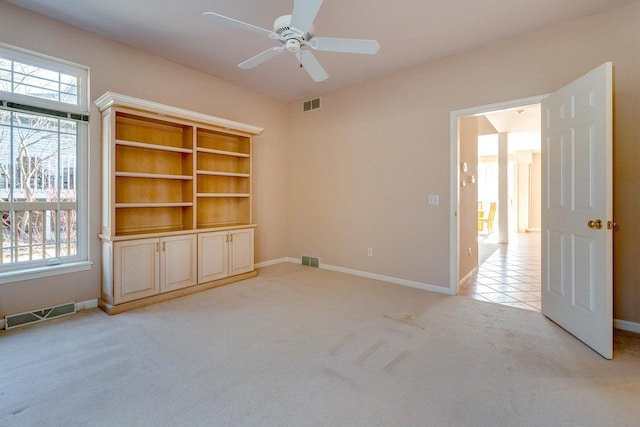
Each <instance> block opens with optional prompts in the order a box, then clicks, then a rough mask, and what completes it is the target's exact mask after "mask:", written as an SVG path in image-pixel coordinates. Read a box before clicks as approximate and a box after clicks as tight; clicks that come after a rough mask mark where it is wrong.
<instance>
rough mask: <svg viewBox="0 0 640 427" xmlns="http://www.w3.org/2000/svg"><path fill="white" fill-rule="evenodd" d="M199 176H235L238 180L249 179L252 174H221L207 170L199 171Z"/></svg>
mask: <svg viewBox="0 0 640 427" xmlns="http://www.w3.org/2000/svg"><path fill="white" fill-rule="evenodd" d="M197 174H198V175H209V176H233V177H238V178H249V177H250V176H251V174H248V173H238V172H220V171H206V170H198V171H197Z"/></svg>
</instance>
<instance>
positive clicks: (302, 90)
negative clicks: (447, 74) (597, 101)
mask: <svg viewBox="0 0 640 427" xmlns="http://www.w3.org/2000/svg"><path fill="white" fill-rule="evenodd" d="M7 1H8V2H9V3H13V4H15V5H18V6H21V7H24V8H27V9H31V10H33V11H36V12H39V13H41V14H44V15H48V16H50V17H53V18H55V19H58V20H60V21H64V22H67V23H69V24H72V25H75V26H77V27H80V28H83V29H86V30H88V31H92V32H94V33H97V34H100V35H102V36H105V37H108V38H110V39H113V40H116V41H119V42H122V43H124V44H127V45H130V46H133V47H136V48H138V49H141V50H143V51H147V52H149V53H153V54H155V55H158V56H161V57H164V58H166V59H169V60H171V61H174V62H177V63H180V64H184V65H186V66H189V67H191V68H195V69H197V70H201V71H203V72H206V73H208V74H212V75H214V76H217V77H219V78H222V79H224V80H226V81H228V82H231V83H234V84H237V85H240V86H243V87H246V88H249V89H251V90H255V91H257V92H260V93H263V94H265V95H268V96H272V97H275V98H277V99H280V100H282V101H292V100H297V99H308V98H311V97H315V96H319V95H321V94H323V93H327V92H330V91H333V90H336V89H339V88H342V87H345V86H349V85H352V84H355V83H358V82H361V81H364V80H367V79H370V78H373V77H377V76H382V75H385V74H389V73H393V72H396V71H399V70H402V69H406V68H409V67H411V66H413V65H417V64H423V63H426V62H430V61H433V60H436V59H439V58H443V57H446V56H450V55H455V54H457V53H461V52H464V51H467V50H470V49H473V48H476V47H479V46H482V45H485V44H488V43H493V42H497V41H500V40H504V39H507V38H510V37H513V36H516V35H519V34H523V33H527V32H530V31H533V30H536V29H539V28H543V27H546V26H550V25H555V24H559V23H562V22H566V21H569V20H573V19H577V18H580V17H584V16H588V15H592V14H596V13H599V12H602V11H604V10H606V9H610V8H613V7H616V6H619V5H622V4H626V3H632V2H633V1H634V0H483V1H478V0H456V1H448V0H394V1H380V2H372V1H370V0H341V1H337V0H333V1H332V0H327V1H325V2H324V4H323V5H322V7H321V8H320V11H319V13H318V15H317V16H316V19H315V24H314V25H315V35H316V36H323V37H346V38H360V39H376V40H378V41H379V42H380V46H381V47H380V51H379V52H378V53H377V54H376V55H355V54H344V53H333V52H314V54H315V56H316V57H317V59H318V60H319V61H320V62H321V63H322V65H323V66H324V68H325V69H326V70H327V72H328V73H329V79H327V80H325V81H323V82H314V81H313V80H312V79H311V78H310V77H309V76H308V75H307V73H306V72H304V70H301V69H300V68H299V67H298V64H297V61H296V59H295V56H294V55H292V54H291V53H289V52H284V53H283V54H282V55H279V56H278V57H276V58H273V59H271V60H270V61H268V62H266V63H264V64H261V65H259V66H258V67H256V68H254V69H251V70H242V69H239V68H237V64H239V63H241V62H243V61H244V60H246V59H248V58H250V57H252V56H254V55H256V54H257V53H259V52H262V51H264V50H266V49H268V48H269V47H272V46H274V45H276V44H278V43H277V42H275V41H273V40H271V39H269V38H268V37H265V36H262V35H259V34H256V33H251V32H246V31H243V30H240V29H237V28H234V27H229V26H225V25H222V24H219V23H217V22H215V21H213V20H211V19H210V18H206V17H203V16H202V13H203V12H205V11H211V12H215V13H219V14H222V15H225V16H229V17H232V18H235V19H237V20H240V21H244V22H247V23H250V24H253V25H256V26H259V27H262V28H266V29H269V30H271V29H272V27H273V21H274V19H275V18H277V17H278V16H280V15H284V14H289V13H291V11H292V9H293V2H294V0H188V1H176V0H135V1H132V0H109V1H102V0H7ZM300 1H304V0H300Z"/></svg>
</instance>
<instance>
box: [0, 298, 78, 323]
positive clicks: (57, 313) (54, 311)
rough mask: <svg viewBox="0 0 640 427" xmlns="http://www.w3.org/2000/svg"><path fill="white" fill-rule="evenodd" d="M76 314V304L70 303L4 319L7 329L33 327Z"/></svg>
mask: <svg viewBox="0 0 640 427" xmlns="http://www.w3.org/2000/svg"><path fill="white" fill-rule="evenodd" d="M75 312H76V303H75V302H68V303H65V304H60V305H56V306H54V307H47V308H41V309H39V310H34V311H29V312H26V313H19V314H12V315H10V316H6V317H5V318H4V319H5V329H11V328H17V327H18V326H26V325H32V324H34V323H38V322H44V321H45V320H50V319H55V318H56V317H62V316H66V315H68V314H74V313H75Z"/></svg>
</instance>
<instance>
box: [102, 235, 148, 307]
mask: <svg viewBox="0 0 640 427" xmlns="http://www.w3.org/2000/svg"><path fill="white" fill-rule="evenodd" d="M159 246H160V244H159V240H158V239H141V240H130V241H126V242H116V243H114V245H113V261H114V262H113V282H114V283H113V285H114V298H113V299H114V301H113V302H114V304H119V303H122V302H127V301H132V300H136V299H139V298H144V297H148V296H151V295H155V294H157V293H158V292H159V289H160V288H159V284H160V277H159V262H160V252H159Z"/></svg>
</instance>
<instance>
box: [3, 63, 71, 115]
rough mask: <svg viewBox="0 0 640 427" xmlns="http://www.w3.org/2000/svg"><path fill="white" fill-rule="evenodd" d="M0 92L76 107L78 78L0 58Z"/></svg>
mask: <svg viewBox="0 0 640 427" xmlns="http://www.w3.org/2000/svg"><path fill="white" fill-rule="evenodd" d="M0 90H2V91H6V92H12V93H17V94H20V95H26V96H32V97H35V98H40V99H47V100H50V101H55V102H62V103H65V104H72V105H78V103H79V99H78V77H77V76H72V75H70V74H66V73H60V72H58V71H54V70H50V69H47V68H43V67H38V66H34V65H29V64H27V63H23V62H18V61H11V60H10V59H8V58H1V57H0Z"/></svg>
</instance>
